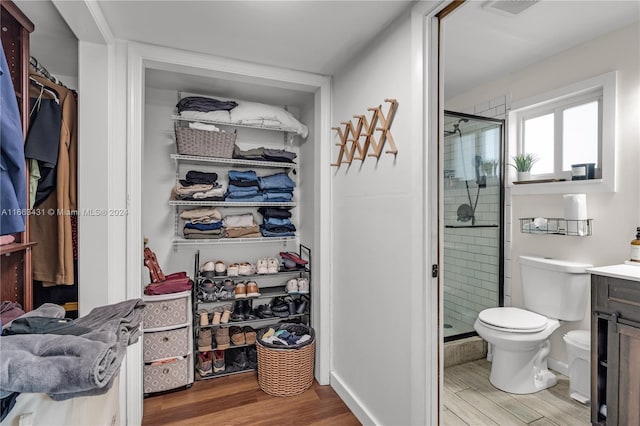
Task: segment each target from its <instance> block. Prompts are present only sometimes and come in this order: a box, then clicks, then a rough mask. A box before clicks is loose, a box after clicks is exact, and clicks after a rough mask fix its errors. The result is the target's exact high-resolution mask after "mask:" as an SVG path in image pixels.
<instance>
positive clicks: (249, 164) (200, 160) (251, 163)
mask: <svg viewBox="0 0 640 426" xmlns="http://www.w3.org/2000/svg"><path fill="white" fill-rule="evenodd" d="M171 118H172V119H173V120H178V121H186V122H199V123H207V124H216V125H221V126H230V127H243V128H252V129H260V130H270V131H276V132H284V134H285V140H287V139H288V136H289V134H290V133H294V132H295V129H292V128H287V127H270V126H257V125H242V124H234V123H229V122H221V121H216V120H206V119H202V120H201V119H194V118H185V117H182V116H180V115H178V114H174V115H172V116H171ZM170 157H171V159H172V160H173V161H174V163H175V170H176V181H177V180H178V179H180V170H179V165H180V164H181V163H191V164H205V165H219V166H221V167H241V168H260V169H282V170H285V171H293V173H294V174H295V173H296V170H297V169H298V164H297V163H288V162H279V161H260V160H244V159H238V158H218V157H202V156H195V155H184V154H171V155H170ZM169 205H170V206H173V207H175V224H174V227H175V229H174V235H175V237H174V238H173V240H172V243H173V245H174V247H177V246H190V245H215V244H237V243H275V242H283V241H292V240H296V239H297V238H298V236H297V235H295V236H289V237H252V238H220V239H198V240H196V239H187V238H181V237H180V236H179V235H180V218H179V213H180V207H229V208H233V207H251V208H258V207H296V206H297V202H295V201H291V202H238V201H191V200H189V201H183V200H170V201H169Z"/></svg>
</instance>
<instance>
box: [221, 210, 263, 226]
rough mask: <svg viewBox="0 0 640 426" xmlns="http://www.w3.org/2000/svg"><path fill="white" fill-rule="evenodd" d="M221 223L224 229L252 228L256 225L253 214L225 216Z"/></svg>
mask: <svg viewBox="0 0 640 426" xmlns="http://www.w3.org/2000/svg"><path fill="white" fill-rule="evenodd" d="M222 221H223V223H224V226H225V228H230V227H245V226H253V225H255V224H256V223H255V221H254V220H253V213H245V214H237V215H229V216H225V217H224V219H223V220H222Z"/></svg>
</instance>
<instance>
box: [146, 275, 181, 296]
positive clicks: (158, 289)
mask: <svg viewBox="0 0 640 426" xmlns="http://www.w3.org/2000/svg"><path fill="white" fill-rule="evenodd" d="M192 286H193V281H191V278H189V277H188V276H187V273H186V272H176V273H173V274H169V275H167V276H166V279H165V280H164V281H161V282H158V283H151V284H149V285H147V286H146V287H145V288H144V294H146V295H148V296H157V295H159V294H169V293H179V292H181V291H187V290H191V287H192Z"/></svg>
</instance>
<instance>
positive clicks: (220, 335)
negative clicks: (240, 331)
mask: <svg viewBox="0 0 640 426" xmlns="http://www.w3.org/2000/svg"><path fill="white" fill-rule="evenodd" d="M230 341H231V340H230V339H229V328H228V327H218V329H217V330H216V347H217V348H218V349H228V348H229V347H230V346H231V344H230Z"/></svg>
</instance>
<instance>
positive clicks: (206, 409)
mask: <svg viewBox="0 0 640 426" xmlns="http://www.w3.org/2000/svg"><path fill="white" fill-rule="evenodd" d="M142 425H143V426H144V425H153V426H159V425H199V426H201V425H216V426H222V425H296V426H298V425H327V426H328V425H332V426H333V425H345V426H350V425H360V422H358V420H357V419H356V417H355V416H354V415H353V414H352V413H351V411H349V409H348V408H347V406H346V405H345V404H344V402H342V400H341V399H340V398H339V397H338V395H337V394H336V393H335V392H334V390H333V389H332V388H331V387H330V386H320V385H319V384H318V383H317V382H314V383H313V385H312V386H311V388H309V389H308V390H306V391H305V392H304V393H302V394H300V395H296V396H291V397H275V396H271V395H267V394H266V393H264V392H263V391H262V390H261V389H260V386H258V378H257V375H256V373H243V374H237V375H234V376H227V377H220V378H217V379H211V380H204V381H198V382H196V383H194V384H193V386H192V387H191V388H190V389H187V390H183V391H177V392H172V393H166V394H163V395H157V396H152V397H149V398H146V399H145V400H144V417H143V419H142Z"/></svg>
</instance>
